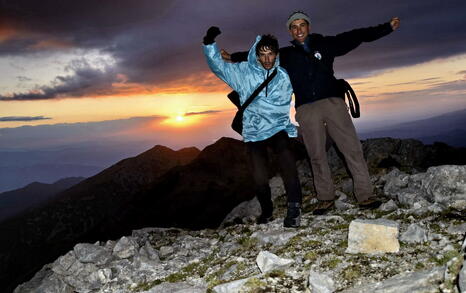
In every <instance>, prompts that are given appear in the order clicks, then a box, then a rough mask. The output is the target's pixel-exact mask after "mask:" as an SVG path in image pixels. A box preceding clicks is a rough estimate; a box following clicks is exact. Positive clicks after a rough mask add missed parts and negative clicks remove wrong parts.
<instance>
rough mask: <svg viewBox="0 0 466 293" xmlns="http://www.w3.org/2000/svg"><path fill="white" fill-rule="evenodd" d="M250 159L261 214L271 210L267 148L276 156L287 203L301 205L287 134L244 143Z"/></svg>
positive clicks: (296, 174)
mask: <svg viewBox="0 0 466 293" xmlns="http://www.w3.org/2000/svg"><path fill="white" fill-rule="evenodd" d="M246 145H247V147H248V150H249V155H250V158H251V163H252V169H253V176H254V181H255V183H256V187H255V190H256V195H257V199H258V200H259V203H260V204H261V208H262V212H263V213H264V212H265V213H267V212H271V210H272V209H273V205H272V198H271V193H270V186H269V176H268V175H269V172H268V171H269V170H268V162H269V158H268V155H267V148H271V149H272V151H273V152H274V153H275V154H276V155H277V158H278V165H279V168H280V175H281V177H282V179H283V183H284V185H285V190H286V195H287V198H288V202H297V203H301V200H302V194H301V185H300V183H299V178H298V171H297V170H296V160H295V158H294V156H293V153H292V152H291V148H290V142H289V138H288V134H287V133H286V132H285V131H280V132H279V133H277V134H275V135H274V136H272V137H270V138H268V139H266V140H263V141H257V142H247V143H246Z"/></svg>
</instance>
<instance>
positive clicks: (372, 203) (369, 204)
mask: <svg viewBox="0 0 466 293" xmlns="http://www.w3.org/2000/svg"><path fill="white" fill-rule="evenodd" d="M381 204H382V201H381V200H380V199H379V198H378V197H376V196H372V197H369V198H368V199H366V200H364V201H361V202H359V203H358V205H359V207H360V208H363V209H376V208H378V207H379V206H380V205H381Z"/></svg>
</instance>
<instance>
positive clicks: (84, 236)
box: [0, 145, 200, 292]
mask: <svg viewBox="0 0 466 293" xmlns="http://www.w3.org/2000/svg"><path fill="white" fill-rule="evenodd" d="M199 152H200V151H199V150H198V149H197V148H186V149H182V150H179V151H173V150H171V149H169V148H167V147H164V146H159V145H158V146H155V147H154V148H152V149H150V150H148V151H146V152H144V153H142V154H140V155H138V156H136V157H134V158H129V159H125V160H122V161H120V162H118V163H117V164H115V165H113V166H111V167H109V168H108V169H106V170H104V171H102V172H100V173H99V174H97V175H95V176H93V177H91V178H88V179H86V180H84V181H82V182H80V183H78V184H77V185H75V186H73V187H71V188H70V189H68V190H66V191H64V192H62V193H59V194H58V195H56V197H55V198H54V199H53V200H52V201H51V202H50V203H48V205H47V206H43V207H40V208H37V209H35V210H31V211H29V212H27V213H25V214H22V215H20V216H18V217H13V218H9V219H6V220H5V221H3V222H1V223H0V235H2V241H0V292H8V291H9V290H11V287H10V286H12V284H15V283H18V282H20V281H22V280H23V279H24V278H25V277H26V276H29V275H30V274H31V273H33V272H34V271H37V270H38V269H39V268H40V266H42V265H43V264H44V263H46V262H47V261H50V260H51V259H52V258H53V257H56V256H57V254H58V255H60V254H61V253H62V252H64V251H65V249H69V248H70V247H72V246H73V245H74V244H75V243H76V240H78V239H81V240H82V241H88V240H89V239H90V238H89V237H91V236H89V235H92V232H93V230H95V229H98V228H99V227H98V226H106V227H113V229H114V231H116V230H118V229H120V228H119V227H118V225H116V226H115V225H114V224H113V223H114V222H117V221H118V219H119V218H120V215H121V214H122V213H124V211H125V209H126V208H127V207H128V205H129V204H130V202H131V201H132V200H133V199H134V197H135V196H136V195H137V194H141V193H144V192H145V190H146V189H147V188H148V187H150V186H151V184H153V183H154V181H155V180H157V178H159V177H160V176H162V175H163V174H165V173H166V172H167V171H168V170H170V169H171V168H173V167H175V166H179V165H183V164H187V163H189V162H190V161H191V160H193V159H194V158H195V157H196V156H197V155H198V154H199ZM122 229H123V228H122ZM114 231H113V232H114ZM107 232H108V233H109V234H110V233H111V232H112V231H110V230H109V231H107Z"/></svg>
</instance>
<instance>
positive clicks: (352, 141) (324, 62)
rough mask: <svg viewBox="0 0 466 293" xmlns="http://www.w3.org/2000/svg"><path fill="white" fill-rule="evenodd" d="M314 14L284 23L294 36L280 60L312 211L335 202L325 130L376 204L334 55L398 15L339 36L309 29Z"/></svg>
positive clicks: (237, 56)
mask: <svg viewBox="0 0 466 293" xmlns="http://www.w3.org/2000/svg"><path fill="white" fill-rule="evenodd" d="M310 23H311V22H310V19H309V16H307V15H306V14H305V13H304V12H301V11H297V12H294V13H293V14H291V15H290V17H289V18H288V21H287V23H286V26H287V29H288V30H289V32H290V34H291V36H292V37H293V41H292V42H291V43H292V46H289V47H284V48H281V49H280V61H281V66H282V67H283V68H285V69H286V70H287V72H288V74H289V76H290V80H291V84H292V86H293V91H294V94H295V98H296V101H295V107H296V121H298V123H299V125H300V128H301V130H302V134H303V139H304V144H305V145H306V149H307V152H308V154H309V157H310V160H311V165H312V171H313V174H314V186H315V188H316V192H317V198H318V200H319V202H318V204H317V205H316V207H315V209H314V211H313V212H314V214H323V213H325V212H326V211H328V210H329V209H331V208H333V206H334V200H335V190H334V185H333V182H332V178H331V173H330V168H329V165H328V161H327V154H326V148H325V143H326V133H328V135H329V136H330V137H331V138H332V139H333V141H334V142H335V143H336V145H337V147H338V149H339V150H340V151H341V153H342V154H343V156H344V157H345V161H346V164H347V166H348V168H349V170H350V172H351V175H352V177H353V184H354V194H355V196H356V199H357V200H358V203H359V205H360V206H361V207H364V208H375V207H378V206H379V205H380V204H381V201H380V200H378V199H377V198H376V197H374V196H373V192H372V184H371V182H370V178H369V172H368V169H367V164H366V162H365V160H364V156H363V152H362V147H361V143H360V141H359V139H358V137H357V134H356V130H355V127H354V124H353V122H352V120H351V118H350V116H349V114H348V108H347V106H346V103H345V102H344V92H343V89H342V88H341V86H340V83H339V82H338V81H337V79H336V78H335V76H334V71H333V61H334V59H335V57H337V56H342V55H345V54H346V53H348V52H350V51H351V50H353V49H355V48H356V47H358V46H359V45H360V44H361V43H362V42H371V41H374V40H377V39H379V38H381V37H383V36H386V35H388V34H389V33H391V32H392V31H394V30H396V29H397V28H398V27H399V25H400V20H399V18H397V17H394V18H392V19H391V20H390V21H389V22H387V23H384V24H381V25H378V26H375V27H368V28H361V29H355V30H351V31H348V32H344V33H341V34H338V35H336V36H323V35H320V34H310V28H311V24H310ZM222 56H223V58H224V59H227V60H228V59H230V60H231V61H233V62H239V61H242V60H244V57H245V56H244V53H234V54H232V55H231V56H230V55H229V54H228V53H227V52H226V51H223V52H222Z"/></svg>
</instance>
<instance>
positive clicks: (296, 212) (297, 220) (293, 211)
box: [283, 202, 301, 228]
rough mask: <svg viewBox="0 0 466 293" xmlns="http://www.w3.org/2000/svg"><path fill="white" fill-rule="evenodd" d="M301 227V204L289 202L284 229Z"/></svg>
mask: <svg viewBox="0 0 466 293" xmlns="http://www.w3.org/2000/svg"><path fill="white" fill-rule="evenodd" d="M300 225H301V204H300V203H298V202H289V203H288V210H287V212H286V217H285V219H284V220H283V227H288V228H298V227H299V226H300Z"/></svg>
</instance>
